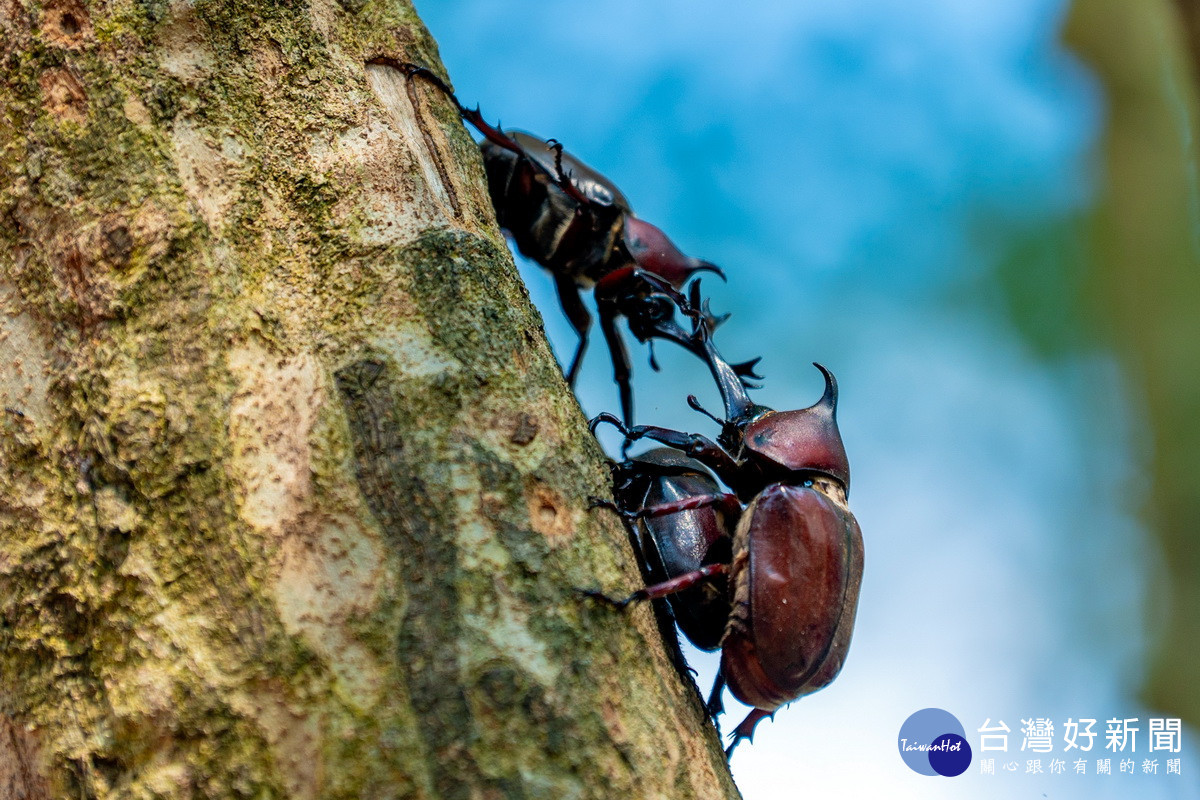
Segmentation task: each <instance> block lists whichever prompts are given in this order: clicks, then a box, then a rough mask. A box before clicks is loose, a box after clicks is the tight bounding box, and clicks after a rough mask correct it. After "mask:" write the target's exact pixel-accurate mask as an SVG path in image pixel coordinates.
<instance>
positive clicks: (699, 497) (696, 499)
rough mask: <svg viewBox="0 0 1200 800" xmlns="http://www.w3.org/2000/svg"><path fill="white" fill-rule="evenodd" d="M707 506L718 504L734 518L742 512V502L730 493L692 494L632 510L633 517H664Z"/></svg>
mask: <svg viewBox="0 0 1200 800" xmlns="http://www.w3.org/2000/svg"><path fill="white" fill-rule="evenodd" d="M707 506H720V507H721V511H723V512H724V513H725V514H727V515H729V516H731V517H734V518H736V517H737V516H739V515H740V514H741V513H742V504H741V503H739V502H738V499H737V497H736V496H734V495H732V494H724V493H722V494H694V495H691V496H690V497H684V498H682V499H680V500H673V501H671V502H669V503H659V504H658V505H655V506H646V507H645V508H642V509H640V510H638V511H635V512H633V518H634V519H646V518H653V517H665V516H667V515H668V514H676V513H678V512H680V511H690V510H692V509H694V508H706V507H707Z"/></svg>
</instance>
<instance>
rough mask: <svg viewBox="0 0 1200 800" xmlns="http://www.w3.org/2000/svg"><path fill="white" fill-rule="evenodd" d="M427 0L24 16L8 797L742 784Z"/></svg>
mask: <svg viewBox="0 0 1200 800" xmlns="http://www.w3.org/2000/svg"><path fill="white" fill-rule="evenodd" d="M379 57H384V58H393V59H400V60H407V61H416V62H421V63H426V64H431V65H433V66H435V67H437V65H438V60H437V57H436V48H435V45H434V43H433V42H432V40H431V39H430V38H429V36H428V34H427V33H426V31H425V30H424V28H423V27H422V26H421V24H420V22H419V20H418V19H417V18H416V16H415V13H414V12H413V10H412V8H411V6H409V5H408V4H407V3H405V2H402V0H386V1H385V2H376V1H375V0H368V2H366V3H360V2H356V1H355V0H343V2H342V3H341V4H338V3H335V2H333V1H332V0H314V2H313V3H312V4H311V5H307V6H304V5H297V4H290V3H274V4H271V3H245V2H241V0H196V2H193V3H186V2H181V1H180V0H175V2H163V1H162V0H110V2H107V3H105V2H99V1H98V0H93V2H90V3H88V4H86V5H85V4H83V3H81V2H79V0H45V2H43V3H41V4H40V5H38V4H36V3H35V2H34V0H0V58H2V59H3V65H2V67H0V353H2V357H0V406H3V409H4V410H3V411H0V464H2V467H0V800H7V798H10V797H12V798H17V797H27V798H39V797H54V798H59V797H71V798H76V797H82V798H160V797H161V798H167V797H171V798H174V797H211V798H236V797H254V798H268V797H281V798H282V797H287V798H316V797H322V798H338V797H345V798H366V797H370V798H391V797H397V798H399V797H403V798H434V797H438V798H443V797H444V798H493V797H495V798H500V797H505V798H519V797H553V798H590V797H639V798H659V797H661V798H687V797H703V798H712V797H725V796H736V789H734V787H733V785H732V782H731V780H730V778H729V773H728V770H727V768H726V766H725V763H724V760H723V758H722V755H721V751H720V747H719V742H718V741H717V737H716V735H715V732H714V731H713V729H712V727H711V726H710V725H708V724H707V722H706V720H705V718H704V713H703V710H702V708H701V705H700V703H699V701H698V698H697V697H696V695H695V692H694V691H693V690H692V688H691V687H689V686H687V685H686V683H685V682H683V681H681V680H680V678H679V676H678V675H677V674H676V672H675V671H674V669H673V667H672V665H671V662H670V660H669V658H668V657H667V655H666V653H665V652H664V649H663V646H662V642H661V640H660V638H659V634H658V630H657V627H656V625H655V622H654V619H653V617H652V615H651V613H650V611H649V609H639V610H638V611H636V612H635V613H632V614H630V615H628V616H627V617H621V616H618V615H615V614H613V613H611V612H610V611H608V610H607V609H602V608H595V607H592V606H590V605H588V604H586V603H584V602H581V601H580V599H579V598H578V596H577V595H576V593H575V591H574V587H581V586H582V587H592V586H597V585H601V586H605V587H630V586H633V585H635V584H636V583H637V582H638V581H639V577H638V573H637V570H636V567H635V565H634V563H633V561H632V556H631V554H630V553H629V552H628V548H627V544H626V537H625V534H624V532H623V531H622V530H620V528H619V525H618V524H617V523H615V522H614V521H613V520H612V519H609V518H608V517H607V516H606V515H592V514H589V513H587V510H586V505H585V503H586V500H585V498H586V497H587V496H588V495H590V494H603V493H605V492H606V491H607V486H606V485H607V481H608V475H607V470H606V469H605V467H604V463H603V460H602V456H601V453H600V452H599V449H598V447H597V446H596V444H595V442H594V440H593V439H591V438H590V436H589V435H588V433H587V430H586V427H585V424H584V420H583V419H582V417H581V414H580V411H579V408H578V406H577V404H576V403H575V401H574V399H573V398H572V397H571V395H570V393H569V392H568V391H567V389H566V387H565V385H564V384H563V382H562V379H561V376H560V374H559V371H558V367H557V365H556V363H555V362H554V359H553V357H552V355H551V353H550V351H549V349H548V347H547V345H546V342H545V338H544V336H543V334H542V331H541V325H540V321H539V319H538V317H537V314H536V312H535V311H534V310H533V308H532V307H531V306H530V304H529V300H528V295H527V294H526V292H525V290H524V288H523V287H522V286H521V284H520V282H519V280H518V278H517V277H516V272H515V270H514V268H513V265H512V261H511V258H510V256H509V254H508V251H507V249H506V247H505V245H504V242H503V239H502V238H501V236H500V234H499V232H498V230H497V229H496V227H495V222H494V218H493V215H492V212H491V209H490V207H489V205H488V200H487V196H486V193H485V190H484V184H483V174H482V168H481V165H480V163H479V159H478V151H477V149H476V148H475V145H474V144H473V142H472V140H471V139H470V137H469V136H468V134H467V133H466V131H465V130H464V129H463V127H462V125H461V124H460V123H459V121H458V118H457V115H456V114H455V112H454V110H453V109H452V108H451V107H450V106H449V105H448V104H447V103H446V101H445V99H444V98H442V97H440V96H438V95H437V93H436V92H430V91H428V89H426V88H424V87H422V88H420V89H419V90H414V91H411V92H410V91H409V89H408V87H407V86H406V85H405V83H404V81H403V80H402V79H401V77H400V76H399V75H398V74H397V73H396V71H395V70H394V69H393V68H391V67H387V66H385V65H382V64H370V65H369V62H371V61H372V60H373V59H376V58H379Z"/></svg>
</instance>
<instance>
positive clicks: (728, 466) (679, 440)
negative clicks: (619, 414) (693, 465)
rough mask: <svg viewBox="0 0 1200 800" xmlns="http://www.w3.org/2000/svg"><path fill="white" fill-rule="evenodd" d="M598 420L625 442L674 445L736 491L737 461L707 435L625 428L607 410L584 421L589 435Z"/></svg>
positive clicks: (598, 423)
mask: <svg viewBox="0 0 1200 800" xmlns="http://www.w3.org/2000/svg"><path fill="white" fill-rule="evenodd" d="M601 422H607V423H609V424H610V425H613V426H614V427H616V429H617V430H619V431H620V432H621V433H622V434H624V436H625V441H626V442H634V441H637V440H638V439H643V438H645V439H652V440H653V441H656V442H660V443H662V444H665V445H666V446H667V447H674V448H675V449H676V450H680V451H682V452H684V453H686V454H687V455H688V456H690V457H691V458H694V459H696V460H697V461H699V462H700V463H701V464H703V465H704V466H706V467H708V468H709V469H711V470H712V471H714V472H716V473H717V475H718V476H719V477H720V478H721V480H723V481H725V483H727V484H729V486H730V487H731V488H733V489H734V490H737V489H738V487H739V485H740V483H741V480H740V478H739V472H740V470H739V469H738V465H737V462H736V461H734V460H733V456H731V455H729V454H728V453H726V452H725V451H724V450H722V449H721V446H720V445H719V444H717V443H716V442H714V441H713V440H712V439H709V438H708V437H707V436H702V435H700V434H698V433H684V432H682V431H673V430H671V429H669V428H659V427H657V426H655V425H634V426H632V427H626V426H625V425H623V424H622V423H621V421H620V420H619V419H617V418H616V417H615V416H613V415H612V414H609V413H607V412H605V413H603V414H599V415H597V416H596V418H595V419H593V420H592V421H591V422H590V423H588V430H590V431H591V432H592V433H593V434H594V433H595V432H596V428H598V427H599V426H600V423H601Z"/></svg>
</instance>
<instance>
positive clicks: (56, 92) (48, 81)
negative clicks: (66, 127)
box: [38, 67, 88, 125]
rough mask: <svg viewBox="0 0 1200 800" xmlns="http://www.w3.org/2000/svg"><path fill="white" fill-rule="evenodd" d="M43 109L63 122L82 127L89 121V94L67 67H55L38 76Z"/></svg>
mask: <svg viewBox="0 0 1200 800" xmlns="http://www.w3.org/2000/svg"><path fill="white" fill-rule="evenodd" d="M38 86H40V87H41V89H42V107H43V108H45V109H46V111H47V113H49V114H50V116H52V117H54V118H55V119H57V120H59V121H61V122H74V123H76V124H79V125H82V124H83V123H84V122H86V121H87V107H88V103H87V93H86V92H84V90H83V84H81V83H80V82H79V79H78V78H76V77H75V76H74V75H72V74H71V70H69V69H67V68H66V67H54V68H52V69H48V70H46V71H45V72H43V73H42V74H41V75H39V76H38Z"/></svg>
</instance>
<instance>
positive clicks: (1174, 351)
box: [418, 0, 1200, 800]
mask: <svg viewBox="0 0 1200 800" xmlns="http://www.w3.org/2000/svg"><path fill="white" fill-rule="evenodd" d="M418 11H419V12H420V13H421V14H422V16H423V19H424V20H425V22H426V24H427V25H428V26H429V28H430V30H431V31H432V33H433V35H434V36H435V38H436V39H437V40H438V42H439V43H440V46H441V53H442V57H443V59H444V61H445V64H446V66H447V68H448V70H449V73H450V76H451V78H452V79H453V81H454V85H455V87H456V89H457V91H458V93H459V96H460V97H461V98H462V100H463V102H464V103H467V104H468V105H473V104H474V103H476V102H478V103H480V104H481V106H482V109H483V112H484V114H485V116H486V117H487V118H488V119H490V120H493V121H495V120H497V119H499V120H500V121H501V122H502V123H504V124H505V125H506V126H511V127H513V128H518V129H524V130H528V131H531V132H533V133H536V134H538V135H540V136H542V137H555V138H558V139H559V140H561V141H562V142H563V143H564V144H565V145H566V147H567V148H568V149H569V150H571V151H572V152H574V153H575V154H577V155H578V156H580V157H581V158H582V159H583V160H585V161H586V162H588V163H589V164H591V165H592V166H594V167H595V168H597V169H599V170H600V171H601V172H603V173H605V174H607V175H608V176H610V177H611V178H612V179H613V180H614V181H615V182H616V183H617V185H619V186H620V187H621V188H622V190H623V191H624V192H625V194H626V195H627V196H628V197H629V198H630V199H631V201H632V203H633V205H634V208H635V209H636V210H637V212H638V214H639V215H640V216H641V217H643V218H645V219H647V220H649V221H651V222H654V223H656V224H658V225H659V226H661V227H662V228H663V229H664V230H666V231H667V232H668V233H669V234H670V235H671V236H672V237H673V238H674V239H675V241H676V242H677V243H678V244H679V245H680V246H681V247H682V249H684V250H685V251H686V252H687V253H689V254H691V255H695V256H699V257H702V258H705V259H708V260H711V261H714V262H716V263H718V264H720V265H722V266H723V267H724V268H725V270H726V271H727V273H728V274H729V283H728V284H721V283H720V282H719V281H716V280H713V279H712V278H711V277H710V278H709V279H708V280H706V281H705V288H706V293H708V294H711V295H712V298H713V306H714V308H715V309H716V310H717V311H729V312H732V314H733V316H732V317H731V319H730V320H729V322H728V323H726V325H725V326H724V327H723V328H722V329H721V330H720V331H719V335H718V342H719V344H720V347H721V349H722V351H723V352H724V353H725V354H726V355H727V356H728V357H730V358H731V359H732V360H741V359H745V358H750V357H752V356H756V355H761V356H763V361H762V364H761V371H762V372H763V373H764V374H765V375H766V383H765V386H764V388H763V389H762V390H761V391H759V392H757V393H756V394H755V398H756V399H757V400H758V401H759V402H761V403H764V404H766V405H769V406H772V407H775V408H780V409H786V408H798V407H803V406H807V405H809V404H810V403H812V402H814V401H815V400H816V399H817V397H818V396H819V395H820V392H821V386H822V383H821V378H820V375H819V373H818V372H817V371H816V370H815V369H814V368H813V367H811V366H810V362H812V361H820V362H821V363H823V364H825V365H827V366H829V367H830V368H831V369H832V370H833V371H834V372H835V373H836V374H837V376H838V379H839V381H840V384H841V392H842V402H841V406H840V408H839V420H840V422H841V428H842V433H843V436H844V438H845V442H846V447H847V450H848V452H849V454H850V459H851V463H852V466H853V475H854V480H853V494H852V496H851V505H852V507H853V509H854V511H855V513H856V514H857V516H858V519H859V521H860V523H861V525H862V529H863V532H864V536H865V539H866V570H865V576H864V583H863V591H862V597H861V603H860V607H859V616H858V624H857V627H856V630H855V638H854V644H853V646H852V647H851V650H850V655H849V659H848V661H847V663H846V666H845V669H844V670H843V672H842V674H841V676H840V677H839V679H838V680H837V681H836V682H834V683H833V684H832V685H831V686H830V687H829V688H827V689H825V690H823V691H821V692H819V693H817V694H815V695H812V696H811V697H808V698H805V699H803V700H800V701H798V702H796V703H794V704H793V705H792V706H790V707H789V708H787V709H785V710H783V711H781V712H780V713H779V714H778V715H777V716H776V718H775V720H774V721H773V722H764V723H763V724H762V725H761V726H760V727H759V730H758V734H757V736H756V740H755V742H754V744H753V745H750V746H746V745H743V746H742V747H741V748H739V750H738V751H737V753H736V754H735V756H734V759H733V770H734V775H735V777H736V779H737V782H738V784H739V786H740V787H741V788H742V791H743V792H744V794H745V796H746V798H748V800H768V799H769V798H796V797H801V796H804V797H830V796H867V793H868V792H871V793H872V794H871V796H887V797H921V798H929V797H1013V796H1030V797H1042V796H1045V797H1051V798H1054V797H1088V798H1093V797H1113V798H1118V797H1133V796H1137V797H1147V798H1158V797H1162V798H1168V797H1169V798H1194V797H1200V758H1198V757H1197V744H1200V738H1198V737H1200V729H1197V727H1195V726H1197V725H1200V658H1198V657H1197V654H1196V652H1197V646H1198V645H1200V541H1198V539H1197V535H1198V532H1197V528H1198V525H1200V491H1198V489H1197V487H1200V456H1198V454H1200V175H1198V172H1197V162H1196V148H1197V143H1196V140H1195V137H1196V125H1197V118H1196V114H1195V112H1196V100H1197V94H1196V89H1197V81H1196V73H1197V64H1200V61H1197V59H1196V49H1195V48H1194V47H1193V44H1194V42H1193V39H1192V38H1191V36H1190V32H1193V31H1200V25H1197V24H1196V19H1197V17H1196V16H1195V14H1194V9H1193V8H1192V7H1191V6H1190V5H1187V4H1185V2H1184V0H1178V2H1177V3H1172V2H1171V0H1138V2H1136V3H1131V2H1128V1H1127V0H1077V2H1075V3H1067V2H1064V0H973V2H962V0H907V2H899V0H843V2H841V3H836V4H832V3H817V2H782V1H780V2H765V1H764V0H746V2H741V3H737V4H730V3H727V2H714V1H713V0H688V1H687V2H683V1H682V0H676V1H674V2H661V3H645V2H641V1H640V0H613V1H612V2H606V3H592V4H582V3H578V4H577V3H561V2H550V1H549V0H541V1H540V2H535V1H534V0H504V1H502V0H441V1H440V2H437V3H433V2H424V3H423V2H420V0H418ZM518 261H519V262H520V259H518ZM522 271H523V275H524V277H525V281H526V284H527V285H528V286H529V289H530V292H531V293H532V295H533V296H534V300H535V302H536V303H537V304H538V306H539V308H541V310H542V314H543V317H544V318H545V321H546V328H547V331H548V333H549V336H550V338H551V341H552V343H553V344H554V346H555V348H556V351H557V352H558V354H559V357H560V360H565V359H567V358H569V357H570V354H571V353H572V352H573V349H574V346H575V337H574V334H573V332H572V331H571V329H570V328H569V326H568V325H567V323H566V320H565V318H564V317H563V315H562V313H561V311H560V310H559V308H558V305H557V302H556V299H555V295H554V291H553V282H552V281H551V279H550V278H549V276H547V275H546V274H544V273H543V272H542V271H541V270H540V269H539V268H537V267H536V266H535V265H530V264H527V263H522ZM633 352H634V361H635V366H634V369H635V375H634V386H635V387H636V392H637V395H636V402H637V416H638V421H639V422H644V423H650V424H658V425H664V426H667V427H675V428H681V429H686V430H699V431H703V432H706V433H709V434H712V433H715V431H714V430H713V428H714V426H713V425H712V424H711V423H708V422H707V421H706V420H705V419H704V418H703V417H701V416H700V415H698V414H696V413H694V412H692V411H690V410H689V409H688V408H687V405H686V403H685V401H684V398H685V396H686V394H687V393H688V392H695V393H698V394H700V396H701V399H702V401H704V402H705V404H706V405H708V406H709V407H712V408H717V407H719V405H720V404H719V400H718V398H717V396H716V393H715V391H714V390H713V389H712V388H711V387H710V386H709V384H710V383H711V381H710V380H709V378H708V375H707V372H706V370H705V369H704V367H703V366H702V364H701V363H700V362H699V361H697V360H695V359H694V358H692V357H691V356H689V355H687V354H685V353H682V352H680V351H678V350H676V349H672V348H671V347H670V346H669V345H662V346H660V347H659V348H658V356H659V359H660V361H661V364H662V372H661V373H658V374H655V373H654V372H652V371H651V370H650V368H649V366H648V364H647V355H648V353H647V350H646V349H645V348H644V347H637V346H635V347H633ZM579 395H580V398H581V401H582V403H583V406H584V410H585V412H586V413H587V414H588V415H593V414H596V413H598V412H600V411H605V410H612V411H615V410H617V407H618V405H617V395H616V390H615V387H614V386H613V384H612V381H611V366H610V364H609V361H608V357H607V353H606V351H605V349H604V345H603V340H602V338H601V337H600V335H599V333H598V332H594V333H593V342H592V347H591V350H590V352H589V353H588V356H587V359H586V362H585V365H584V373H583V377H582V379H581V381H580V386H579ZM605 441H606V444H607V445H608V446H609V449H610V452H616V444H617V442H616V440H615V439H606V440H605ZM689 655H690V657H691V658H692V660H693V663H694V665H695V666H696V667H697V669H699V671H700V673H701V676H700V679H699V681H700V685H701V687H702V689H707V685H708V684H709V682H710V681H711V678H712V675H713V673H714V672H715V668H716V660H715V657H714V656H712V655H705V654H700V653H695V652H694V651H693V652H692V653H690V654H689ZM727 699H728V695H727ZM729 706H730V713H729V715H728V716H727V718H726V722H725V723H724V725H725V729H726V730H728V729H729V728H731V727H732V725H733V724H735V723H736V721H737V720H738V719H740V715H741V713H743V709H740V708H739V707H737V706H736V704H734V703H729ZM928 706H936V707H940V708H944V709H946V710H949V711H950V712H952V713H953V714H955V715H956V716H957V717H958V718H959V719H960V720H961V721H962V723H963V725H964V726H965V728H966V729H967V740H968V742H970V743H971V744H972V746H973V747H974V746H976V745H977V744H978V742H979V734H978V733H977V732H976V731H977V730H978V728H979V727H980V726H982V725H983V724H984V721H985V720H986V719H990V720H991V721H992V722H993V723H995V722H996V721H997V720H1002V721H1004V722H1005V723H1006V724H1007V725H1008V726H1009V728H1011V730H1012V734H1011V735H1010V741H1009V754H1008V755H1009V756H1011V758H1012V760H1018V761H1019V763H1020V769H1019V771H1018V772H1016V773H1007V772H1005V771H1003V769H1002V768H1001V764H1002V763H1004V762H1005V761H1006V760H1009V759H1008V758H1007V757H1006V755H1005V754H1003V753H980V752H978V750H977V751H976V753H975V761H974V763H972V765H971V767H970V768H969V769H968V770H967V772H966V773H965V774H964V775H962V776H961V777H958V778H954V779H944V778H927V777H924V776H921V775H917V774H916V773H914V772H912V771H910V770H909V769H908V768H907V767H906V766H905V765H904V764H903V762H902V761H901V759H900V757H899V755H898V753H897V747H896V737H897V734H898V732H899V729H900V726H901V724H902V723H903V722H904V720H905V719H906V718H907V717H908V716H909V715H910V714H912V713H913V712H914V711H917V710H918V709H921V708H925V707H928ZM1032 717H1048V718H1050V719H1052V720H1053V721H1054V722H1055V726H1056V731H1055V752H1054V753H1053V754H1045V755H1041V754H1033V755H1040V756H1041V758H1042V759H1043V764H1044V769H1045V770H1046V774H1041V775H1036V774H1025V769H1026V764H1025V762H1026V759H1027V758H1029V757H1030V754H1029V753H1022V752H1020V745H1021V739H1022V737H1021V734H1020V728H1021V726H1022V723H1021V720H1022V719H1028V718H1032ZM1069 717H1070V718H1075V719H1079V718H1081V717H1083V718H1095V719H1097V720H1099V722H1098V723H1097V725H1096V730H1097V731H1099V732H1100V734H1101V735H1100V736H1099V737H1098V739H1097V742H1096V746H1095V747H1094V748H1093V750H1092V752H1091V753H1088V754H1086V755H1087V756H1088V758H1089V762H1088V764H1087V773H1086V774H1085V775H1079V774H1075V773H1074V766H1073V764H1071V763H1070V762H1072V761H1073V759H1074V758H1075V757H1077V755H1073V754H1071V753H1068V754H1066V755H1065V756H1064V755H1063V753H1062V738H1061V734H1062V722H1064V721H1065V720H1066V719H1067V718H1069ZM1133 717H1137V718H1139V720H1140V722H1139V723H1138V724H1139V727H1140V729H1141V732H1140V733H1139V734H1138V738H1137V742H1136V747H1137V752H1136V754H1135V755H1134V756H1133V757H1134V758H1135V759H1136V764H1137V766H1136V772H1135V774H1120V772H1119V767H1118V762H1119V759H1120V758H1122V757H1127V756H1126V754H1113V753H1111V752H1109V751H1105V750H1104V736H1103V731H1104V728H1105V720H1107V719H1110V718H1122V719H1123V718H1133ZM1150 717H1180V718H1182V719H1183V720H1184V722H1185V727H1184V731H1183V736H1182V740H1183V751H1182V752H1181V753H1178V754H1169V753H1168V754H1164V753H1162V752H1156V753H1149V752H1148V750H1147V745H1148V719H1149V718H1150ZM1189 726H1191V727H1189ZM1075 752H1076V753H1077V751H1075ZM997 756H999V758H997V760H996V774H994V775H988V774H981V771H980V759H981V757H997ZM1055 756H1057V757H1062V758H1066V759H1068V761H1069V766H1068V768H1067V774H1049V768H1048V765H1049V759H1050V758H1051V757H1055ZM1106 756H1107V757H1111V758H1113V766H1112V769H1113V772H1114V773H1116V774H1113V775H1096V774H1095V772H1096V769H1095V759H1096V758H1097V757H1106ZM1152 756H1153V757H1154V758H1157V759H1158V766H1157V774H1145V773H1144V772H1143V771H1142V770H1143V761H1144V760H1145V759H1147V758H1150V757H1152ZM1167 757H1176V758H1180V759H1181V760H1182V761H1181V769H1180V772H1181V774H1179V775H1175V774H1171V775H1168V774H1167V765H1166V758H1167Z"/></svg>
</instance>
